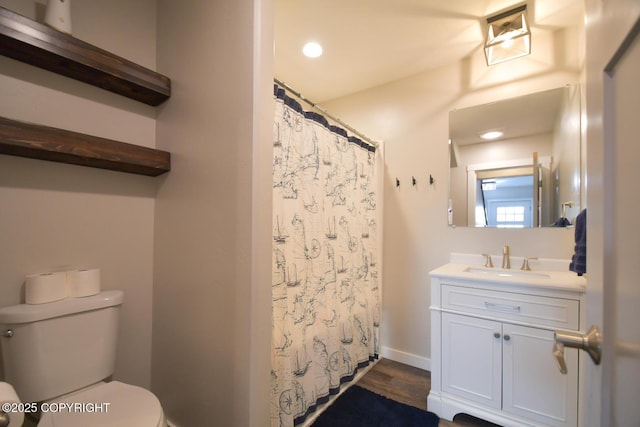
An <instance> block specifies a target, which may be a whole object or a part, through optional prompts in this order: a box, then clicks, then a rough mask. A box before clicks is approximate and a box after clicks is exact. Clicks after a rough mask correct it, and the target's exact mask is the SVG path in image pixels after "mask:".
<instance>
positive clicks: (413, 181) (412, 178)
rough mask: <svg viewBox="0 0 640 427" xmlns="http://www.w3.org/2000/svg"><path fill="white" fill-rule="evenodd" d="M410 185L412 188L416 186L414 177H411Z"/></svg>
mask: <svg viewBox="0 0 640 427" xmlns="http://www.w3.org/2000/svg"><path fill="white" fill-rule="evenodd" d="M411 183H412V184H413V186H414V187H415V186H416V177H415V176H412V177H411Z"/></svg>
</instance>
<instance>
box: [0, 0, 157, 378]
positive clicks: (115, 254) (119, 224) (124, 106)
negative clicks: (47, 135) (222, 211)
mask: <svg viewBox="0 0 640 427" xmlns="http://www.w3.org/2000/svg"><path fill="white" fill-rule="evenodd" d="M44 4H45V2H44V1H41V2H39V3H38V2H34V1H28V0H0V6H2V7H5V8H8V9H11V10H13V11H16V12H18V13H21V14H23V15H26V16H28V17H30V18H34V19H40V18H41V17H42V15H43V11H44ZM155 8H156V6H155V1H154V0H140V1H136V2H130V1H127V0H115V1H110V2H101V1H91V0H74V2H73V5H72V23H73V33H74V35H75V36H76V37H78V38H80V39H82V40H84V41H87V42H89V43H91V44H94V45H97V46H99V47H101V48H103V49H106V50H109V51H111V52H113V53H115V54H117V55H120V56H123V57H125V58H127V59H130V60H132V61H134V62H137V63H139V64H142V65H144V66H146V67H149V68H155V37H156V27H155ZM116 26H117V28H118V31H114V30H113V28H115V27H116ZM0 116H3V117H7V118H11V119H15V120H22V121H28V122H33V123H39V124H44V125H49V126H54V127H60V128H64V129H69V130H73V131H78V132H82V133H87V134H92V135H96V136H100V137H104V138H110V139H115V140H119V141H123V142H129V143H133V144H138V145H143V146H148V147H153V146H154V145H155V109H154V108H152V107H149V106H146V105H144V104H140V103H139V102H136V101H133V100H130V99H128V98H124V97H122V96H119V95H115V94H112V93H110V92H106V91H104V90H101V89H98V88H96V87H93V86H89V85H86V84H84V83H81V82H78V81H75V80H71V79H68V78H66V77H62V76H59V75H57V74H53V73H50V72H48V71H44V70H41V69H38V68H35V67H32V66H29V65H27V64H23V63H21V62H17V61H14V60H12V59H9V58H6V57H4V56H0ZM157 183H158V181H157V179H154V178H149V177H143V176H137V175H131V174H125V173H121V172H112V171H105V170H99V169H92V168H86V167H81V166H73V165H66V164H58V163H51V162H46V161H42V160H31V159H23V158H18V157H11V156H7V155H0V201H1V202H0V305H1V306H7V305H12V304H18V303H20V302H21V298H23V297H22V295H21V292H23V291H22V283H23V279H24V275H25V274H28V273H33V272H41V271H49V270H51V269H62V268H67V267H99V268H100V269H101V271H102V288H103V289H122V290H124V292H125V303H124V305H123V308H122V313H121V325H120V334H119V348H118V361H117V365H116V372H115V378H116V379H120V380H123V381H126V382H130V383H132V384H138V385H141V386H145V387H148V386H149V384H150V375H151V365H150V363H151V362H150V361H151V314H152V312H151V293H152V280H153V269H152V267H153V256H152V251H153V220H154V218H153V211H154V204H155V202H154V196H155V191H156V186H157Z"/></svg>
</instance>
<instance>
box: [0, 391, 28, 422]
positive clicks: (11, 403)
mask: <svg viewBox="0 0 640 427" xmlns="http://www.w3.org/2000/svg"><path fill="white" fill-rule="evenodd" d="M21 406H22V405H20V398H19V397H18V394H17V393H16V391H15V389H14V388H13V386H12V385H11V384H9V383H5V382H0V409H2V411H3V412H5V413H6V414H7V415H8V416H9V424H8V425H9V427H20V426H21V425H22V423H23V422H24V412H20V411H18V409H22V408H21Z"/></svg>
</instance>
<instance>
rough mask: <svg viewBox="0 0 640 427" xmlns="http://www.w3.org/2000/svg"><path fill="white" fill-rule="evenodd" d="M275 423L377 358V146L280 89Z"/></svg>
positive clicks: (287, 420) (296, 417) (294, 420)
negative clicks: (308, 107) (312, 110)
mask: <svg viewBox="0 0 640 427" xmlns="http://www.w3.org/2000/svg"><path fill="white" fill-rule="evenodd" d="M274 94H275V112H276V113H275V121H274V132H273V134H274V135H273V136H274V150H273V207H274V213H273V222H274V224H273V270H272V271H273V278H272V298H273V325H272V396H271V407H272V409H271V425H272V426H293V425H297V424H299V423H301V422H303V421H304V419H305V417H306V416H307V415H308V414H310V413H311V412H313V411H314V410H315V409H316V408H317V406H318V405H320V404H322V403H324V402H326V401H327V400H328V399H329V397H330V396H331V395H334V394H337V393H338V392H339V390H340V385H341V384H342V383H344V382H346V381H350V380H352V379H353V377H354V375H355V374H356V372H357V370H358V369H359V368H361V367H363V366H366V365H367V364H368V363H369V362H370V361H372V360H374V358H376V357H377V355H378V336H379V334H378V325H379V319H380V288H379V277H378V268H379V267H378V259H377V258H378V246H377V242H378V226H377V218H378V217H377V211H376V209H377V204H376V201H377V198H376V196H377V192H378V189H377V188H376V187H377V183H378V179H377V173H376V172H377V162H376V149H375V147H373V146H371V145H368V144H367V143H365V142H363V141H361V140H360V139H357V138H354V137H348V136H347V133H346V132H345V131H344V130H343V129H341V128H338V127H335V126H330V125H329V123H328V122H327V120H326V119H325V118H324V117H323V116H321V115H319V114H317V113H314V112H308V111H307V112H305V111H303V109H302V107H301V105H300V104H299V103H298V102H296V101H295V100H293V99H292V98H290V97H289V96H287V95H286V94H285V91H284V90H283V89H281V88H279V87H277V86H275V87H274Z"/></svg>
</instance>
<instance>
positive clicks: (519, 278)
mask: <svg viewBox="0 0 640 427" xmlns="http://www.w3.org/2000/svg"><path fill="white" fill-rule="evenodd" d="M447 272H449V273H451V269H447V268H443V269H437V270H434V271H433V272H432V273H431V275H432V280H431V298H432V299H431V304H432V305H431V322H432V324H431V327H432V330H431V334H432V335H431V355H432V357H431V365H432V366H431V369H432V377H431V391H430V393H429V397H428V409H429V410H430V411H432V412H435V413H436V414H438V415H439V416H440V417H442V418H445V419H449V420H451V419H452V418H453V416H455V415H456V414H458V413H467V414H470V415H474V416H477V417H479V418H482V419H485V420H488V421H492V422H495V423H498V424H500V425H503V426H577V425H578V393H579V384H578V378H579V361H578V359H579V355H578V351H577V350H575V349H565V359H566V363H567V368H568V373H567V374H566V375H563V374H562V373H560V370H559V368H558V365H557V363H556V360H555V358H554V356H553V353H552V349H553V338H554V331H555V330H564V331H577V330H580V329H582V328H581V324H580V310H581V307H582V306H583V297H584V288H583V287H582V286H581V283H582V280H583V279H582V278H579V280H573V279H572V277H571V276H567V278H569V279H570V283H571V284H569V285H567V286H562V285H558V284H555V283H551V282H552V281H551V280H548V282H549V283H547V286H544V285H543V286H540V285H538V284H536V283H533V282H536V281H537V280H538V279H540V280H542V279H544V278H540V277H536V276H526V275H525V274H524V273H520V275H518V274H516V273H515V272H514V274H513V275H511V276H499V275H497V274H496V275H492V274H480V275H479V277H476V276H478V275H473V274H468V275H465V274H462V273H461V274H460V275H452V274H445V273H447ZM494 276H495V277H494ZM532 277H535V279H532ZM575 284H577V285H578V286H574V285H575Z"/></svg>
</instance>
